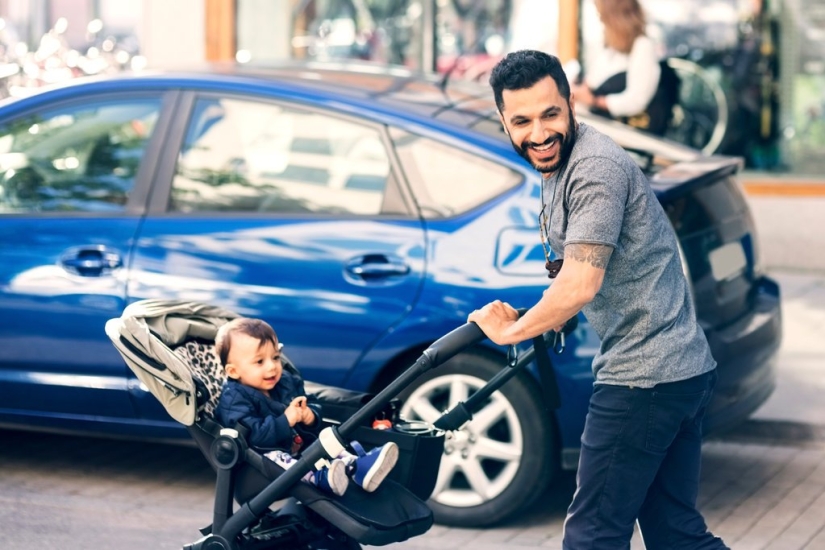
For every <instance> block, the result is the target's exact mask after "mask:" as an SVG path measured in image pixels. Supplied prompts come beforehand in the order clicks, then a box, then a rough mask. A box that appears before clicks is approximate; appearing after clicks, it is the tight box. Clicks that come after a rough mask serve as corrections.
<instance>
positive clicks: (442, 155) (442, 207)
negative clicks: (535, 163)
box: [390, 128, 523, 219]
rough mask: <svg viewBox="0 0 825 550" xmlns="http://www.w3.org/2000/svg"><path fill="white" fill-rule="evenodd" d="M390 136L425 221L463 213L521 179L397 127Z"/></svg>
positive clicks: (507, 170)
mask: <svg viewBox="0 0 825 550" xmlns="http://www.w3.org/2000/svg"><path fill="white" fill-rule="evenodd" d="M390 135H391V136H392V139H393V143H394V144H395V148H396V150H397V151H398V157H399V158H400V159H401V165H402V167H403V169H404V172H405V174H406V175H407V178H408V179H409V180H410V182H411V184H412V186H413V189H414V193H415V198H416V200H417V201H418V205H419V207H420V208H421V212H422V215H423V216H424V217H425V218H428V219H436V218H444V217H448V216H453V215H456V214H460V213H462V212H466V211H468V210H470V209H471V208H474V207H476V206H478V205H480V204H483V203H484V202H487V201H488V200H490V199H492V198H493V197H495V196H497V195H499V194H501V193H503V192H504V191H506V190H508V189H511V188H513V187H515V186H516V185H518V184H519V183H520V182H521V181H522V180H523V177H522V175H521V174H520V173H518V172H516V171H515V170H512V169H511V168H509V167H507V166H502V165H500V164H497V163H495V162H493V161H491V160H488V159H485V158H483V157H480V156H477V155H473V154H470V153H468V152H466V151H463V150H461V149H457V148H455V147H451V146H449V145H446V144H444V143H440V142H436V141H433V140H431V139H428V138H425V137H422V136H419V135H416V134H411V133H409V132H406V131H403V130H400V129H398V128H393V129H391V131H390Z"/></svg>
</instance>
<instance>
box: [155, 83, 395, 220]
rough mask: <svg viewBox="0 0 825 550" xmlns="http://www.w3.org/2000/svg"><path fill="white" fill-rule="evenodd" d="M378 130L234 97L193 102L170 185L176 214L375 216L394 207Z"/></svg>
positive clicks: (342, 120) (390, 210)
mask: <svg viewBox="0 0 825 550" xmlns="http://www.w3.org/2000/svg"><path fill="white" fill-rule="evenodd" d="M391 179H392V173H391V169H390V162H389V156H388V155H387V151H386V147H385V146H384V142H383V141H382V139H381V133H380V131H379V130H378V129H376V128H374V127H371V126H366V125H362V124H358V123H356V122H352V121H349V120H344V119H341V118H337V117H334V116H331V115H328V114H325V113H319V112H314V111H309V110H302V109H300V108H297V107H293V106H286V105H278V104H274V103H265V102H260V101H253V100H244V99H234V98H220V99H218V98H204V99H200V100H198V101H197V102H196V103H195V107H194V111H193V115H192V117H191V121H190V124H189V127H188V129H187V134H186V139H185V142H184V145H183V148H182V150H181V153H180V156H179V159H178V164H177V169H176V171H175V179H174V182H173V184H172V194H171V199H170V209H171V210H172V211H178V212H192V211H227V212H277V213H316V214H351V215H377V214H385V213H392V212H393V210H394V207H393V203H394V202H396V201H394V200H392V197H391V195H393V193H391V192H390V191H389V187H391V186H390V185H388V183H389V182H390V180H391Z"/></svg>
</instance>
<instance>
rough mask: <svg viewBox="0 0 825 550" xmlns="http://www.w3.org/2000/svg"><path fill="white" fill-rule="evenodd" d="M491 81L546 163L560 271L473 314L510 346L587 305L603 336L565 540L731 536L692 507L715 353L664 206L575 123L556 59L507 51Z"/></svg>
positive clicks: (504, 115)
mask: <svg viewBox="0 0 825 550" xmlns="http://www.w3.org/2000/svg"><path fill="white" fill-rule="evenodd" d="M490 84H491V86H492V88H493V94H494V96H495V100H496V105H497V106H498V110H499V115H500V117H501V123H502V125H503V126H504V130H505V131H506V132H507V135H508V136H509V137H510V141H511V142H512V144H513V148H514V149H515V150H516V151H517V152H518V153H519V155H521V156H522V157H523V158H524V159H525V160H526V161H527V162H529V163H530V164H531V165H532V166H533V168H535V169H536V170H537V171H538V172H540V173H541V175H542V178H543V181H542V204H541V213H540V215H539V223H540V224H541V229H542V235H543V239H542V240H543V242H542V244H543V245H544V246H545V254H546V255H547V268H548V273H549V276H550V277H551V278H553V277H555V279H554V282H553V284H552V285H551V286H550V287H549V288H548V289H547V290H546V291H545V292H544V294H543V295H542V297H541V299H540V300H539V301H538V303H537V304H535V305H534V306H533V307H532V308H531V309H529V310H528V311H527V312H526V313H525V314H524V315H523V316H522V317H521V318H519V316H518V313H517V312H516V310H515V309H513V308H512V307H511V306H510V305H509V304H507V303H504V302H500V301H496V302H492V303H490V304H487V305H485V306H484V307H483V308H481V309H480V310H477V311H474V312H473V313H471V314H470V316H469V318H468V320H469V321H474V322H476V323H477V324H478V325H479V326H480V327H481V329H482V330H483V331H484V332H485V334H486V335H487V336H488V337H489V338H490V339H491V340H492V341H493V342H495V343H497V344H502V345H504V344H513V343H517V342H521V341H523V340H528V339H530V338H533V337H535V336H537V335H540V334H542V333H544V332H546V331H548V330H550V329H555V330H560V329H561V327H562V326H563V325H564V323H565V322H566V321H567V320H568V319H570V318H571V317H573V316H574V315H576V314H577V313H578V312H579V311H583V312H584V313H585V314H586V316H587V318H588V320H589V321H590V323H591V325H592V326H593V327H594V329H595V330H596V332H597V333H598V335H599V337H600V339H601V348H600V350H599V353H598V354H597V355H596V357H595V358H594V360H593V373H594V377H595V384H594V389H593V394H592V397H591V399H590V408H589V411H588V414H587V420H586V421H585V428H584V433H583V434H582V440H581V444H582V446H581V456H580V460H579V471H578V476H577V482H578V487H577V489H576V493H575V495H574V497H573V502H572V503H571V505H570V508H569V511H568V516H567V519H566V521H565V528H564V542H563V545H564V549H565V550H579V549H588V550H591V549H593V550H596V549H610V550H617V549H623V548H629V546H630V538H631V536H632V534H633V528H634V524H635V522H636V521H637V520H638V522H639V526H640V528H641V531H642V536H643V538H644V541H645V545H646V547H647V548H648V550H657V549H676V548H685V549H688V548H689V549H691V550H697V549H720V548H727V547H726V546H725V544H724V543H723V542H722V541H721V539H719V538H717V537H714V536H713V535H712V534H711V533H710V532H708V530H707V527H706V525H705V521H704V519H703V518H702V515H701V514H700V513H699V512H698V511H697V510H696V497H697V494H698V488H699V470H700V459H701V443H702V418H703V417H704V414H705V410H706V408H707V405H708V402H709V401H710V396H711V393H712V390H713V386H714V384H715V382H716V370H715V368H716V362H715V361H714V360H713V358H712V357H711V354H710V348H709V346H708V343H707V340H706V338H705V335H704V333H703V332H702V330H701V328H700V327H699V324H698V323H697V320H696V313H695V311H694V307H693V302H692V301H691V299H690V294H689V291H688V284H687V281H686V280H685V277H684V274H683V272H682V267H681V262H680V259H679V252H678V246H677V242H676V235H675V234H674V232H673V229H672V227H671V225H670V223H669V222H668V220H667V217H666V216H665V213H664V210H663V209H662V207H661V205H660V204H659V202H658V200H657V199H656V196H655V195H654V193H653V191H652V189H651V188H650V185H649V183H648V181H647V178H646V177H645V176H644V174H643V173H642V172H641V170H640V169H639V168H638V166H636V164H635V163H634V162H633V160H632V159H631V158H630V157H629V156H628V155H627V153H625V152H624V150H623V149H621V148H620V147H619V146H618V145H616V144H615V143H614V142H613V141H612V140H610V139H609V138H608V137H606V136H604V135H602V134H600V133H599V132H597V131H596V130H595V129H593V128H591V127H589V126H587V125H585V124H578V123H577V122H576V118H575V103H574V99H575V98H573V97H571V95H570V87H569V84H568V82H567V77H566V76H565V74H564V72H563V70H562V68H561V64H560V63H559V60H558V59H557V58H555V57H553V56H550V55H547V54H545V53H542V52H537V51H531V50H523V51H518V52H514V53H511V54H509V55H508V56H506V57H505V58H504V59H502V60H501V61H500V62H499V64H498V65H496V67H495V69H494V70H493V73H492V76H491V77H490ZM547 247H550V248H551V249H552V250H554V251H556V252H557V253H558V254H559V256H561V257H562V258H561V261H560V260H556V261H553V262H551V261H550V258H549V256H550V254H549V251H548V249H547ZM559 265H560V268H559ZM563 398H564V396H562V399H563ZM547 421H550V419H549V418H548V419H547Z"/></svg>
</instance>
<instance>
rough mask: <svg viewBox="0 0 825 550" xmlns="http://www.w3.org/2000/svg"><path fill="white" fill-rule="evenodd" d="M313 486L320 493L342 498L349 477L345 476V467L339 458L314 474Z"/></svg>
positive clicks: (347, 485)
mask: <svg viewBox="0 0 825 550" xmlns="http://www.w3.org/2000/svg"><path fill="white" fill-rule="evenodd" d="M313 480H314V481H315V485H316V486H317V487H318V488H319V489H321V490H322V491H326V492H328V493H333V494H336V495H338V496H339V497H340V496H342V495H343V494H344V493H346V492H347V487H349V477H348V476H347V465H346V464H344V461H343V460H341V459H340V458H336V459H334V460H333V461H332V462H330V464H329V466H328V467H326V468H321V469H320V470H317V471H316V472H315V473H314V476H313Z"/></svg>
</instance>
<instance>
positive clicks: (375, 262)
mask: <svg viewBox="0 0 825 550" xmlns="http://www.w3.org/2000/svg"><path fill="white" fill-rule="evenodd" d="M346 269H347V272H349V273H351V274H352V275H355V276H357V277H361V278H363V279H376V278H383V277H394V276H403V275H408V274H409V273H410V266H408V265H407V264H406V263H404V262H403V261H401V260H400V259H391V258H388V257H387V256H385V255H383V254H367V255H366V256H361V257H358V258H355V259H353V260H350V262H349V263H348V264H347V267H346Z"/></svg>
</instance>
